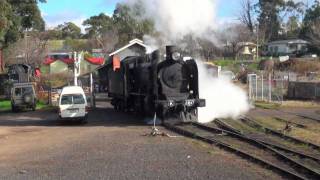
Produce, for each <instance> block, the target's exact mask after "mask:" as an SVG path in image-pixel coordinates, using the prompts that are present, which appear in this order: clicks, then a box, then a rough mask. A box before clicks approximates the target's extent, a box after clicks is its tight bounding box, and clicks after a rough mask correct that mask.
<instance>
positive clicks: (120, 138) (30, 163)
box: [0, 105, 282, 180]
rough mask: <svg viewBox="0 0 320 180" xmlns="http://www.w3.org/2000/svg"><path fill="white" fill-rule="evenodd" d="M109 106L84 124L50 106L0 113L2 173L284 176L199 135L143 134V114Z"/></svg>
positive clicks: (4, 176) (125, 176)
mask: <svg viewBox="0 0 320 180" xmlns="http://www.w3.org/2000/svg"><path fill="white" fill-rule="evenodd" d="M108 107H109V106H108V105H106V106H105V107H104V108H100V109H97V110H95V111H93V112H92V113H91V114H90V118H89V124H87V125H85V126H81V125H78V124H77V123H70V122H59V121H57V120H56V113H55V112H54V111H37V112H22V113H17V114H11V113H2V114H0V144H1V148H0V179H68V180H69V179H139V180H140V179H282V177H280V176H278V175H277V174H275V173H273V172H272V171H270V170H266V169H264V168H261V167H260V166H257V165H255V164H253V163H251V162H248V161H246V160H244V159H242V158H240V157H238V156H236V155H233V154H230V153H228V152H225V151H223V150H220V149H218V148H216V147H210V146H209V145H207V144H204V143H201V142H198V141H194V140H191V139H188V138H184V137H174V138H169V137H149V136H145V134H147V133H149V132H150V127H148V126H145V125H144V124H142V123H141V122H140V121H139V119H141V118H138V117H135V116H133V115H126V114H121V113H116V112H114V111H113V110H112V109H111V108H108ZM160 129H161V131H164V132H167V131H166V130H164V129H163V128H160ZM167 133H169V134H172V135H174V134H173V133H172V132H167Z"/></svg>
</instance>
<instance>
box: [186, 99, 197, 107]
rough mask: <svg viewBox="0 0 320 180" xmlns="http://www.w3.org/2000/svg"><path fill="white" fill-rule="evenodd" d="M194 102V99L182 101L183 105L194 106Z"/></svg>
mask: <svg viewBox="0 0 320 180" xmlns="http://www.w3.org/2000/svg"><path fill="white" fill-rule="evenodd" d="M194 104H195V100H186V101H185V103H184V105H185V106H188V107H191V106H194Z"/></svg>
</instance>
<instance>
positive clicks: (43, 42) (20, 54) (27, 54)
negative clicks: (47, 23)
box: [5, 32, 48, 66]
mask: <svg viewBox="0 0 320 180" xmlns="http://www.w3.org/2000/svg"><path fill="white" fill-rule="evenodd" d="M46 37H47V36H46V34H45V33H39V32H29V33H28V34H25V37H24V38H23V39H20V40H19V41H17V42H16V43H14V44H12V45H10V46H9V47H8V48H6V49H5V61H6V64H28V65H32V66H39V65H40V64H41V63H42V62H43V61H44V59H45V56H46V54H47V52H48V39H47V38H46Z"/></svg>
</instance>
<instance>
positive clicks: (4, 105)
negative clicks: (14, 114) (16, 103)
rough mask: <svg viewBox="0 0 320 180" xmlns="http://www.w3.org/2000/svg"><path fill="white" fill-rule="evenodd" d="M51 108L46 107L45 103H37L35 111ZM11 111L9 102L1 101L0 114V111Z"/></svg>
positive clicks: (49, 107)
mask: <svg viewBox="0 0 320 180" xmlns="http://www.w3.org/2000/svg"><path fill="white" fill-rule="evenodd" d="M51 108H52V107H51V106H48V105H47V104H45V103H42V102H38V103H37V110H42V109H51ZM10 110H11V101H8V100H1V101H0V112H1V111H10Z"/></svg>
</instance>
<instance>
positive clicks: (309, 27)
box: [300, 1, 320, 53]
mask: <svg viewBox="0 0 320 180" xmlns="http://www.w3.org/2000/svg"><path fill="white" fill-rule="evenodd" d="M300 35H301V37H303V38H306V39H308V40H309V41H310V42H311V45H312V47H311V48H312V51H314V52H317V53H320V2H318V1H315V2H314V4H313V6H312V7H310V8H309V9H307V11H306V15H305V17H304V19H303V28H302V31H301V34H300Z"/></svg>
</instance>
